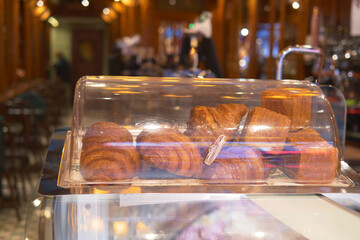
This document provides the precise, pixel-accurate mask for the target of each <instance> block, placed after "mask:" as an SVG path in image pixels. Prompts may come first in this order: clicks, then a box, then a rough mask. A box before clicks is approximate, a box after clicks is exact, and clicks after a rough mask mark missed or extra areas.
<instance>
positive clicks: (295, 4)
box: [291, 1, 300, 9]
mask: <svg viewBox="0 0 360 240" xmlns="http://www.w3.org/2000/svg"><path fill="white" fill-rule="evenodd" d="M291 6H292V8H293V9H299V8H300V3H299V2H297V1H294V2H293V3H292V4H291Z"/></svg>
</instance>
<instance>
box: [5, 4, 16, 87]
mask: <svg viewBox="0 0 360 240" xmlns="http://www.w3.org/2000/svg"><path fill="white" fill-rule="evenodd" d="M5 11H6V13H7V14H5V18H6V20H5V21H6V23H5V24H6V40H5V52H6V65H7V67H6V69H5V71H6V82H7V86H8V88H9V87H14V86H16V84H17V82H18V78H17V76H16V69H17V68H18V66H19V12H20V3H19V0H13V1H12V0H7V1H5Z"/></svg>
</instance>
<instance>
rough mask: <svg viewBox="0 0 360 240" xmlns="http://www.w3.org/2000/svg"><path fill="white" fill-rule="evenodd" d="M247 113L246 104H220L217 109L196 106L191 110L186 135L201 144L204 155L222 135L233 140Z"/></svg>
mask: <svg viewBox="0 0 360 240" xmlns="http://www.w3.org/2000/svg"><path fill="white" fill-rule="evenodd" d="M246 112H247V107H246V106H245V105H244V104H234V103H229V104H219V105H218V106H217V107H216V108H213V107H206V106H195V107H193V108H192V109H191V112H190V119H189V121H188V128H187V130H186V132H185V134H186V135H187V136H189V137H190V138H191V140H192V141H193V142H197V143H199V145H198V147H199V150H200V152H201V153H204V152H205V151H206V149H207V148H208V147H209V144H211V143H213V142H215V141H216V139H217V138H218V137H219V136H220V135H225V136H226V138H227V139H231V138H232V137H233V136H234V133H235V132H236V129H237V128H238V126H239V124H240V121H241V119H242V117H243V116H244V115H245V114H246ZM200 143H203V144H200Z"/></svg>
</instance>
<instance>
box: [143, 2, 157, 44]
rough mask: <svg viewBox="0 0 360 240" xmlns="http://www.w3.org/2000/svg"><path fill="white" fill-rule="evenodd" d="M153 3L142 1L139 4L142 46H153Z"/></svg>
mask: <svg viewBox="0 0 360 240" xmlns="http://www.w3.org/2000/svg"><path fill="white" fill-rule="evenodd" d="M154 8H155V5H154V1H153V0H142V1H141V3H140V22H141V24H140V33H141V44H142V45H143V46H154V43H155V40H154V39H153V38H155V37H154V36H155V32H156V31H155V29H154Z"/></svg>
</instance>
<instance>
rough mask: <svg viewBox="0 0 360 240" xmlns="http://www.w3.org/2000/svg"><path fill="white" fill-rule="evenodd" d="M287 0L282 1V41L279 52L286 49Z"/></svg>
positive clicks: (280, 41)
mask: <svg viewBox="0 0 360 240" xmlns="http://www.w3.org/2000/svg"><path fill="white" fill-rule="evenodd" d="M286 4H287V3H286V0H280V40H279V51H281V50H283V49H284V48H285V44H284V38H285V27H286V26H285V17H286Z"/></svg>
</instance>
